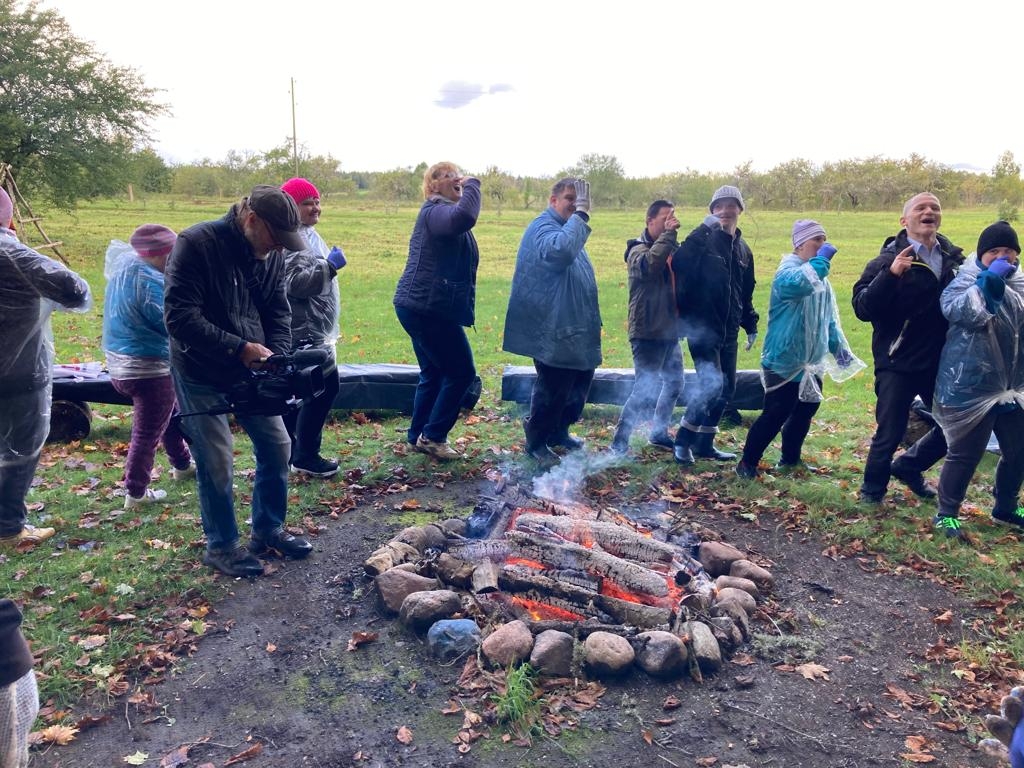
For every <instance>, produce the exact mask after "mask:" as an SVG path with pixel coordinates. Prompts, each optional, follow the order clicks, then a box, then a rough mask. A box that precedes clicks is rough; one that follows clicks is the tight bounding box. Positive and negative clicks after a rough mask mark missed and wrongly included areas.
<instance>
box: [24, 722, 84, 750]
mask: <svg viewBox="0 0 1024 768" xmlns="http://www.w3.org/2000/svg"><path fill="white" fill-rule="evenodd" d="M76 733H78V728H76V727H75V726H73V725H51V726H48V727H46V728H43V730H41V731H35V732H33V733H31V734H29V737H28V739H29V743H30V744H57V745H58V746H62V747H63V746H65V745H67V744H70V743H71V742H72V741H74V740H75V734H76Z"/></svg>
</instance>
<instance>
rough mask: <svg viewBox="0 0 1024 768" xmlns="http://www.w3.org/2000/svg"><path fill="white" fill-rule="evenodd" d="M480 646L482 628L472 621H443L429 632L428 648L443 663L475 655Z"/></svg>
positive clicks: (438, 622)
mask: <svg viewBox="0 0 1024 768" xmlns="http://www.w3.org/2000/svg"><path fill="white" fill-rule="evenodd" d="M478 645H480V627H478V626H477V625H476V622H475V621H473V620H472V619H441V621H435V622H434V624H433V625H432V626H431V627H430V629H429V630H427V648H428V649H429V650H430V652H431V653H432V654H433V655H434V656H436V657H437V658H439V659H440V660H441V661H443V662H446V663H447V662H450V661H454V660H455V659H458V658H459V657H461V656H466V655H468V654H471V653H474V652H475V651H476V648H477V646H478Z"/></svg>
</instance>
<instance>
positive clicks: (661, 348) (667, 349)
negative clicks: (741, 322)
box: [615, 339, 683, 441]
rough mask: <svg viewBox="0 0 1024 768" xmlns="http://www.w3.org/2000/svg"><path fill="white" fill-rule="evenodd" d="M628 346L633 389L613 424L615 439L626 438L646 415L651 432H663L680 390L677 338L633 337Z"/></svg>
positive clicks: (666, 427)
mask: <svg viewBox="0 0 1024 768" xmlns="http://www.w3.org/2000/svg"><path fill="white" fill-rule="evenodd" d="M630 346H631V347H632V348H633V372H634V376H635V378H634V381H633V389H632V391H631V392H630V393H629V398H628V399H627V400H626V403H625V405H623V406H622V414H621V415H620V416H619V424H618V426H617V427H616V428H615V439H616V440H627V441H628V440H629V436H630V435H631V434H633V429H634V428H635V427H636V425H637V423H638V422H640V421H642V420H643V419H647V418H651V419H652V424H651V434H655V433H662V432H666V431H667V430H668V425H669V422H670V421H671V420H672V409H673V408H675V407H676V400H678V399H679V393H680V392H682V390H683V353H682V350H681V349H680V348H679V340H678V339H674V340H672V341H662V340H658V339H633V340H632V341H630ZM652 409H653V413H652Z"/></svg>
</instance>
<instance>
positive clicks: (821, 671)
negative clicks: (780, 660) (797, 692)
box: [794, 661, 832, 680]
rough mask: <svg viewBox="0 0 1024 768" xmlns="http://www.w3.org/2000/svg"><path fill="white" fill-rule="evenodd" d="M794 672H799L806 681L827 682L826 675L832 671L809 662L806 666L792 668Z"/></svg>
mask: <svg viewBox="0 0 1024 768" xmlns="http://www.w3.org/2000/svg"><path fill="white" fill-rule="evenodd" d="M794 671H795V672H799V673H800V674H801V675H803V677H804V678H805V679H806V680H818V679H821V680H828V679H829V677H828V673H829V672H831V671H832V670H831V669H829V668H828V667H823V666H822V665H821V664H815V663H814V662H813V661H809V662H807V663H806V664H800V665H799V666H797V667H794Z"/></svg>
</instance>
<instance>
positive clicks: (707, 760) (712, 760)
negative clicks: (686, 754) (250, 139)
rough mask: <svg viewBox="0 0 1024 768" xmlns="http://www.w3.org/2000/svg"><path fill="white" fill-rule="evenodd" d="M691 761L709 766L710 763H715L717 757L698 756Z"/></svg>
mask: <svg viewBox="0 0 1024 768" xmlns="http://www.w3.org/2000/svg"><path fill="white" fill-rule="evenodd" d="M693 762H695V763H696V764H697V765H700V766H710V765H714V764H715V763H717V762H718V758H717V757H698V758H697V759H696V760H694V761H693Z"/></svg>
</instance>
